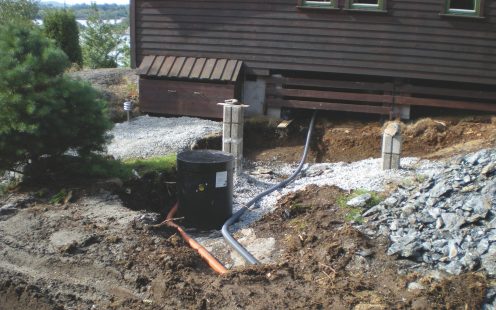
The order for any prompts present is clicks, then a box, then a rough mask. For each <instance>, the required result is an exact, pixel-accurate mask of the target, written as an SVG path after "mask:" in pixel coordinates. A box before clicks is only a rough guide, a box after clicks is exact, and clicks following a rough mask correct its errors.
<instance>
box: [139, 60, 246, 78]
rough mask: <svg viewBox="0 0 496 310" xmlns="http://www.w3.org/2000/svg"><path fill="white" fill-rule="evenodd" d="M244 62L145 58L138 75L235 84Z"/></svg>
mask: <svg viewBox="0 0 496 310" xmlns="http://www.w3.org/2000/svg"><path fill="white" fill-rule="evenodd" d="M242 65H243V62H242V61H241V60H236V59H218V58H201V57H181V56H157V55H150V56H145V58H144V59H143V61H142V62H141V64H140V66H139V68H138V74H139V75H143V76H150V77H159V78H177V79H188V80H191V79H193V80H209V81H228V82H235V81H236V80H237V79H238V76H239V72H240V70H241V66H242Z"/></svg>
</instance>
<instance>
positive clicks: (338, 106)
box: [267, 99, 391, 115]
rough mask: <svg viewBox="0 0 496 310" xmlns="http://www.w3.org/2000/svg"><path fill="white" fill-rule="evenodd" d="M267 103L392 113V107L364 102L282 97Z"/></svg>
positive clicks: (293, 106) (291, 106)
mask: <svg viewBox="0 0 496 310" xmlns="http://www.w3.org/2000/svg"><path fill="white" fill-rule="evenodd" d="M267 104H268V105H269V107H275V108H283V107H284V108H300V109H312V110H331V111H344V112H357V113H371V114H382V115H389V114H390V113H391V108H390V107H383V106H373V105H364V104H347V103H334V102H317V101H302V100H282V99H268V100H267Z"/></svg>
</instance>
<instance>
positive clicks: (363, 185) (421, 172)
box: [233, 157, 443, 229]
mask: <svg viewBox="0 0 496 310" xmlns="http://www.w3.org/2000/svg"><path fill="white" fill-rule="evenodd" d="M254 166H255V167H254V168H248V169H247V170H245V172H244V173H242V174H241V175H240V176H239V177H238V178H237V179H236V181H235V185H234V188H235V190H234V205H233V209H234V212H236V211H237V210H238V209H239V208H240V207H241V206H242V205H243V204H244V203H247V202H248V201H249V200H250V199H251V198H253V197H254V196H255V195H256V194H258V193H260V192H261V191H263V190H265V189H267V188H269V187H270V186H272V185H274V184H276V183H278V182H279V181H281V180H282V179H283V178H285V177H287V176H289V175H290V174H291V173H292V172H293V171H294V170H295V169H296V164H294V165H288V164H282V165H275V164H273V163H272V164H270V166H271V169H270V170H269V173H267V170H268V169H266V166H267V164H263V163H254ZM260 167H264V168H262V169H263V170H264V172H265V173H264V174H258V171H259V170H262V169H260ZM401 167H402V169H399V170H382V169H381V159H380V158H376V159H373V158H370V159H365V160H361V161H357V162H352V163H344V162H339V163H324V164H307V165H306V166H305V168H304V169H303V171H302V173H301V175H300V176H299V177H298V178H297V179H296V180H295V181H294V182H293V183H291V184H289V185H288V186H286V187H285V188H283V189H280V190H277V191H275V192H273V193H271V194H270V195H268V196H265V197H264V198H262V199H261V200H260V201H259V202H257V203H255V205H254V206H253V208H252V210H250V211H248V212H246V213H245V214H244V215H243V217H242V218H241V219H240V221H239V222H238V223H237V224H236V225H234V229H239V228H244V227H247V226H249V225H250V224H251V223H253V222H254V221H256V220H258V219H260V218H261V217H262V216H263V215H265V214H266V213H268V212H271V211H273V210H274V208H275V206H276V204H277V201H278V200H279V199H280V198H281V197H282V196H284V195H286V194H288V193H290V192H295V191H298V190H302V189H304V188H305V187H307V186H308V185H311V184H315V185H318V186H325V185H335V186H338V187H340V188H342V189H344V190H353V189H365V190H369V191H377V192H381V191H383V190H384V188H385V186H386V185H387V184H390V183H401V182H405V181H407V180H408V179H413V178H416V177H419V176H422V177H425V178H428V177H432V176H434V175H435V174H437V173H439V172H440V171H441V169H442V168H443V164H442V163H441V162H431V161H427V160H420V159H418V158H413V157H408V158H403V159H401Z"/></svg>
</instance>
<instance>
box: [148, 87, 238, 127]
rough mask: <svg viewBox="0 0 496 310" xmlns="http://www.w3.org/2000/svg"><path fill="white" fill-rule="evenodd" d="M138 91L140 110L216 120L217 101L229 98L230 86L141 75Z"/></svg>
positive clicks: (231, 93) (219, 115)
mask: <svg viewBox="0 0 496 310" xmlns="http://www.w3.org/2000/svg"><path fill="white" fill-rule="evenodd" d="M139 91H140V109H141V111H143V112H148V113H159V114H170V115H189V116H199V117H209V118H218V119H220V118H222V107H220V106H218V105H217V103H218V102H223V101H224V100H225V99H226V98H232V96H233V94H234V85H232V84H213V83H199V82H187V81H170V80H151V79H145V78H141V79H140V83H139Z"/></svg>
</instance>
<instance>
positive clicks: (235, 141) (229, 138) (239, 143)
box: [222, 101, 246, 173]
mask: <svg viewBox="0 0 496 310" xmlns="http://www.w3.org/2000/svg"><path fill="white" fill-rule="evenodd" d="M223 105H224V123H223V132H222V151H224V152H226V153H231V154H232V155H233V156H234V158H235V171H236V173H240V172H241V170H242V168H243V167H242V160H243V124H244V109H245V108H246V106H245V105H241V104H237V101H226V103H225V104H223Z"/></svg>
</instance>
